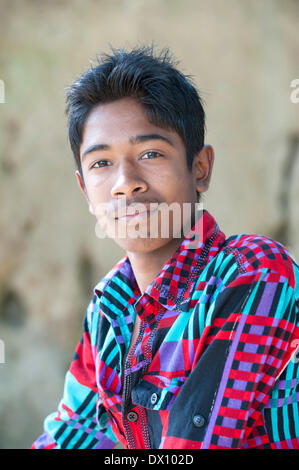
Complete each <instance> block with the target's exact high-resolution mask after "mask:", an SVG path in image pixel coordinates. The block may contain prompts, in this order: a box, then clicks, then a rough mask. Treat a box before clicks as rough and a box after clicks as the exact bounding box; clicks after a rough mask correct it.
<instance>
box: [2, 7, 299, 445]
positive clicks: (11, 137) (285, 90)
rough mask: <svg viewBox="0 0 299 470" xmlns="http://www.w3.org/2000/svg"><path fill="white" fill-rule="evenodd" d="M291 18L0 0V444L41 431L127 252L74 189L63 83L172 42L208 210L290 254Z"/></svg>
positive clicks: (294, 247)
mask: <svg viewBox="0 0 299 470" xmlns="http://www.w3.org/2000/svg"><path fill="white" fill-rule="evenodd" d="M298 20H299V2H298V1H297V0H284V1H281V0H263V1H260V0H243V1H240V0H197V1H196V0H111V1H108V0H97V1H96V0H84V1H83V0H81V1H79V0H51V1H50V0H40V1H38V0H0V79H1V80H3V82H4V84H5V103H2V104H0V340H2V342H3V343H2V344H4V345H5V363H1V364H0V448H28V447H29V446H30V445H31V443H32V441H33V440H34V439H35V438H36V437H37V436H38V435H39V434H40V433H41V432H42V425H43V419H44V417H45V416H46V415H47V414H48V413H49V412H51V411H54V410H55V409H56V407H57V404H58V401H59V400H60V398H61V395H62V391H63V383H64V374H65V372H66V370H67V368H68V366H69V363H70V361H71V359H72V356H73V353H74V349H75V346H76V344H77V341H78V340H79V339H80V336H81V326H82V320H83V317H84V314H85V309H86V307H87V304H88V301H89V299H90V296H91V294H92V287H93V286H94V285H95V284H96V283H97V282H98V280H99V279H100V278H101V276H103V275H104V274H105V272H106V271H107V270H108V269H109V268H110V267H112V266H113V264H114V263H115V262H116V261H117V260H118V259H119V258H120V257H121V256H122V255H123V252H121V251H120V249H118V248H117V247H116V246H115V245H114V244H113V242H111V241H109V240H107V239H105V240H99V239H98V238H96V235H95V220H94V219H93V217H92V216H91V215H90V214H89V212H88V207H87V204H86V202H85V200H84V199H83V196H82V195H81V193H80V192H79V189H78V187H77V183H76V181H75V176H74V171H75V166H74V162H73V157H72V154H71V151H70V149H69V146H68V141H67V127H66V119H65V116H64V109H65V102H64V89H65V88H66V87H67V86H68V85H70V84H71V83H72V81H73V80H74V79H75V78H76V77H77V76H78V75H79V74H81V72H83V71H84V70H86V69H87V68H88V67H89V64H90V60H93V59H94V58H95V56H96V54H97V53H98V52H100V51H105V52H107V51H108V50H109V43H110V44H112V45H113V46H114V47H118V46H121V45H123V46H128V47H130V46H134V45H136V44H137V43H144V42H145V43H150V42H152V41H154V42H155V43H156V44H157V45H158V47H159V48H161V47H164V46H169V47H170V48H171V49H172V51H173V53H174V55H175V56H176V58H177V59H178V60H180V64H181V69H182V70H183V71H184V72H186V73H188V74H191V75H193V76H194V77H195V82H196V84H197V86H198V88H199V90H200V92H201V93H202V96H203V98H204V100H205V103H206V112H207V143H210V144H212V145H213V146H214V148H215V153H216V160H215V166H214V177H213V180H212V185H211V188H210V190H209V192H208V193H207V194H206V195H205V196H204V199H203V201H204V205H205V208H207V209H208V210H209V211H211V213H212V214H213V215H214V217H215V218H216V220H217V221H218V223H219V225H220V227H221V228H222V230H223V231H224V232H225V233H226V234H227V236H229V235H232V234H234V233H260V234H263V235H267V236H270V237H272V238H274V239H277V240H278V241H281V242H282V243H284V244H286V246H287V247H288V248H289V250H290V251H291V253H292V254H293V255H294V257H295V258H297V262H298V258H299V211H298V203H299V184H298V181H299V148H298V141H299V103H298V104H294V103H292V102H291V100H290V95H291V92H292V89H291V88H290V83H291V81H292V80H293V79H295V78H299V35H298V27H299V21H298Z"/></svg>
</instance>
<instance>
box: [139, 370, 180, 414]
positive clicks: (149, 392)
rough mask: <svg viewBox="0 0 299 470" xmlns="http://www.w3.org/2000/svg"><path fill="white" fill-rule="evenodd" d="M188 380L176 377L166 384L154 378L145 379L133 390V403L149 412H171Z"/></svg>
mask: <svg viewBox="0 0 299 470" xmlns="http://www.w3.org/2000/svg"><path fill="white" fill-rule="evenodd" d="M186 378H187V377H176V378H174V379H172V380H169V381H167V382H166V383H165V382H163V380H161V379H160V378H159V379H157V377H154V376H148V378H143V379H141V380H140V381H139V382H138V383H137V385H135V387H134V388H133V389H132V402H133V404H134V405H140V406H142V407H144V408H146V409H148V410H157V411H159V410H161V411H162V410H163V411H169V410H170V408H171V407H172V406H173V403H174V401H175V400H176V398H177V395H178V394H179V392H180V390H181V388H182V386H183V384H184V383H185V381H186ZM163 379H164V378H163ZM164 380H165V379H164Z"/></svg>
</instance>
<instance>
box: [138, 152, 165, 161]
mask: <svg viewBox="0 0 299 470" xmlns="http://www.w3.org/2000/svg"><path fill="white" fill-rule="evenodd" d="M161 156H162V155H161V153H159V152H153V151H150V152H146V153H145V154H144V155H142V159H145V160H149V159H153V158H157V157H161Z"/></svg>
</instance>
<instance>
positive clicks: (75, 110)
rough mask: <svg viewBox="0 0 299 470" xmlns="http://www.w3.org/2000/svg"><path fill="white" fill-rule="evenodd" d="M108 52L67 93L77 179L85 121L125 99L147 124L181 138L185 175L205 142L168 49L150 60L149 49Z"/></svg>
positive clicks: (199, 110)
mask: <svg viewBox="0 0 299 470" xmlns="http://www.w3.org/2000/svg"><path fill="white" fill-rule="evenodd" d="M111 49H112V53H111V54H103V55H101V56H98V57H97V60H98V65H96V66H92V67H91V68H89V69H88V70H87V71H86V72H85V73H84V74H83V75H82V76H81V77H79V78H78V79H77V80H76V81H75V82H74V84H73V85H72V86H71V87H70V88H68V89H67V98H66V102H67V108H66V112H67V114H68V124H69V140H70V144H71V148H72V151H73V154H74V157H75V160H76V163H77V166H78V169H79V171H80V173H81V175H82V168H81V161H80V153H79V149H80V145H81V141H82V134H83V128H84V123H85V121H86V119H87V116H88V115H89V113H90V112H91V110H92V109H93V108H94V107H95V106H96V105H98V104H100V103H108V102H111V101H114V100H118V99H121V98H125V97H132V98H136V99H137V100H138V101H139V102H140V103H141V104H142V105H143V107H144V109H145V112H146V115H147V117H148V119H149V121H150V122H151V123H153V124H155V125H157V126H158V127H162V128H168V129H171V130H174V131H176V132H177V133H178V134H179V135H180V136H181V138H182V139H183V142H184V144H185V147H186V155H187V165H188V168H189V170H191V167H192V161H193V158H194V155H196V153H198V152H199V151H200V150H201V149H202V147H203V145H204V136H205V112H204V109H203V105H202V101H201V98H200V97H199V94H198V92H197V90H196V88H195V86H194V84H193V83H192V79H191V77H190V76H186V75H184V74H183V73H182V72H180V71H179V70H177V68H176V65H177V64H175V63H174V61H173V59H172V57H171V54H170V52H169V49H163V50H162V51H161V52H160V53H156V54H155V53H154V47H153V46H141V47H138V48H135V49H132V50H130V51H126V50H124V49H123V48H120V49H113V48H111Z"/></svg>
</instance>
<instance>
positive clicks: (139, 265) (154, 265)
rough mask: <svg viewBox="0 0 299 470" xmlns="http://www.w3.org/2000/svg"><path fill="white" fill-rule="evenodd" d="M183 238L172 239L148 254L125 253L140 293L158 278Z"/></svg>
mask: <svg viewBox="0 0 299 470" xmlns="http://www.w3.org/2000/svg"><path fill="white" fill-rule="evenodd" d="M183 239H184V237H183V238H173V239H172V240H171V241H170V242H169V243H168V244H167V245H164V246H162V247H160V248H157V249H156V250H154V251H150V252H148V253H136V252H127V255H128V258H129V260H130V263H131V266H132V270H133V273H134V275H135V279H136V282H137V284H138V287H139V289H140V292H141V293H142V294H143V292H144V291H145V290H146V288H147V287H148V285H149V284H150V283H151V282H152V281H153V280H154V279H155V278H156V277H157V276H158V274H159V273H160V272H161V270H162V268H163V267H164V266H165V264H166V263H167V261H168V260H169V259H170V258H171V256H172V255H173V254H174V253H175V251H176V250H177V248H178V247H179V246H180V245H181V243H182V241H183Z"/></svg>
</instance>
